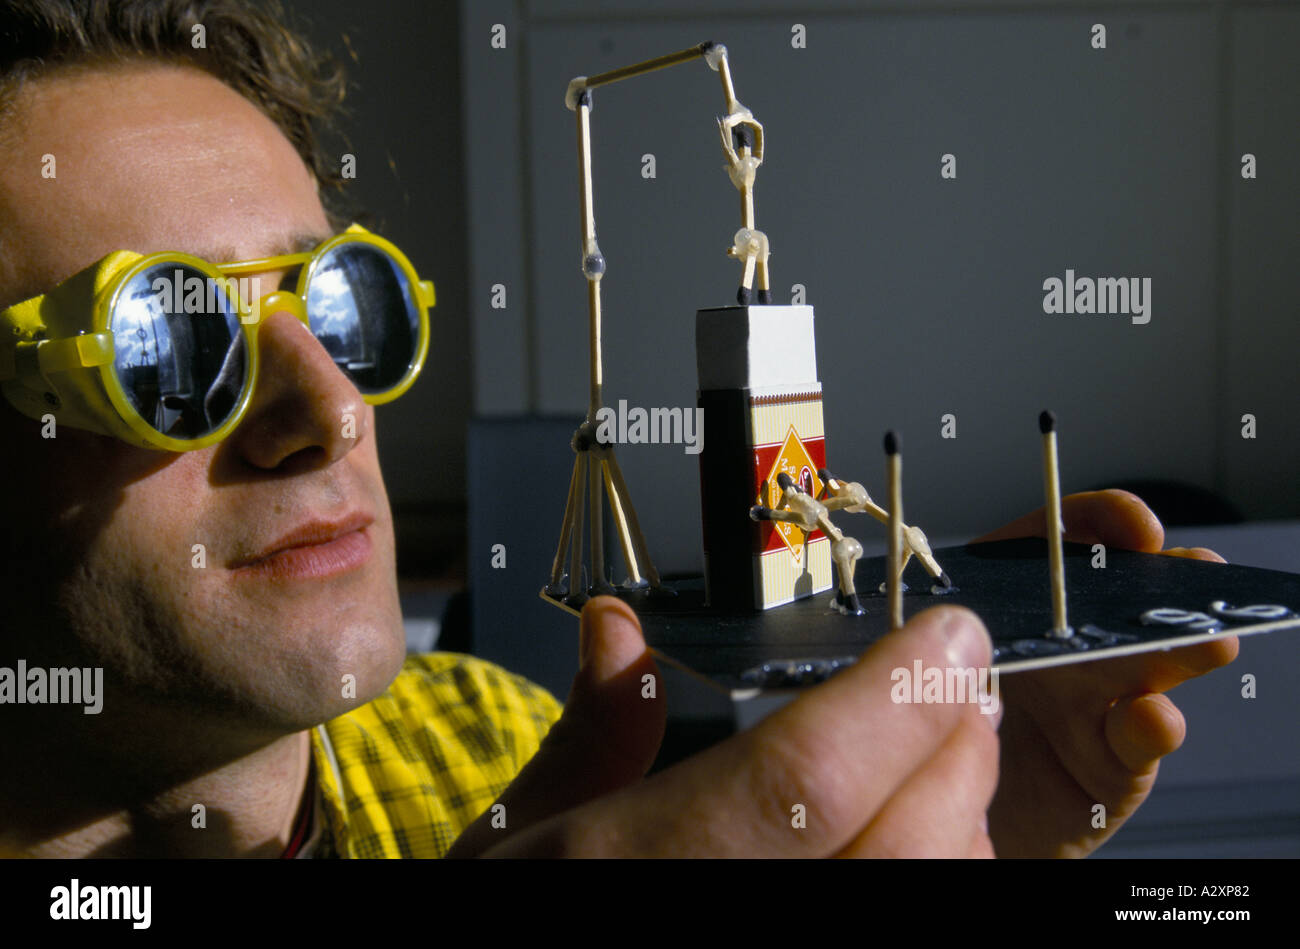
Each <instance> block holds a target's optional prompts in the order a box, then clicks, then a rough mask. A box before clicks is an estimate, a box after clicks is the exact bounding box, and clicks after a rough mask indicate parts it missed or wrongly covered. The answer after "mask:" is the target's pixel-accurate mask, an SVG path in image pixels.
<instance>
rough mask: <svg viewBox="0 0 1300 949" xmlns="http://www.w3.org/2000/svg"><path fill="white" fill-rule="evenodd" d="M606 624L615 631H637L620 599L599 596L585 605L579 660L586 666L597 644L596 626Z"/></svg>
mask: <svg viewBox="0 0 1300 949" xmlns="http://www.w3.org/2000/svg"><path fill="white" fill-rule="evenodd" d="M598 625H599V626H606V627H609V628H611V629H612V630H614V631H615V632H635V631H636V626H635V624H634V623H633V622H632V620H631V619H630V618H629V617H628V615H627V613H625V612H624V611H623V608H622V606H621V604H620V603H619V601H617V600H614V599H604V598H601V597H597V598H595V599H593V600H591V601H590V602H588V604H587V605H586V606H585V607H583V610H582V622H581V624H580V629H579V637H578V662H579V664H580V665H582V666H586V665H588V664H589V663H590V661H591V659H592V654H593V650H594V649H595V644H596V635H595V629H596V626H598Z"/></svg>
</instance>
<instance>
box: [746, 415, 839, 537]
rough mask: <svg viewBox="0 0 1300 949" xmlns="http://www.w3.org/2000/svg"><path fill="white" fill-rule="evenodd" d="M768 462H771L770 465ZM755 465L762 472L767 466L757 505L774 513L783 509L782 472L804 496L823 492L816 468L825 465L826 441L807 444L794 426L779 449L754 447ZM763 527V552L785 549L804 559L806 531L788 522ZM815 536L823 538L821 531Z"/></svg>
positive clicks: (772, 522) (767, 523) (770, 523)
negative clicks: (780, 478) (778, 477)
mask: <svg viewBox="0 0 1300 949" xmlns="http://www.w3.org/2000/svg"><path fill="white" fill-rule="evenodd" d="M814 449H815V450H816V455H815V456H814V454H813V450H814ZM768 459H771V460H770V462H769V461H768ZM754 464H755V467H756V468H757V469H758V470H759V471H762V470H763V468H764V466H765V465H766V467H767V470H766V472H765V473H764V474H763V476H762V480H761V481H760V487H759V492H758V496H757V497H756V498H755V499H754V503H756V504H762V505H764V506H766V507H770V508H772V509H773V510H775V509H776V508H778V507H780V506H781V493H782V492H781V486H780V484H778V483H777V476H778V475H779V474H781V472H783V471H784V472H785V473H786V474H788V475H789V476H790V477H791V478H793V479H794V483H795V484H797V485H799V487H800V488H802V489H803V490H804V493H806V494H808V495H810V496H811V497H814V498H815V497H817V496H818V495H820V494H821V491H822V482H821V479H820V478H818V477H817V469H818V468H824V467H825V466H826V440H825V439H824V438H810V439H808V441H807V442H805V441H804V440H803V439H801V438H800V437H799V433H798V432H796V431H795V430H794V426H793V425H791V426H790V428H789V430H788V431H787V433H786V436H785V440H784V441H783V442H781V444H780V445H779V446H769V445H764V446H762V447H755V449H754ZM763 527H764V528H765V529H764V530H763V532H762V533H763V546H762V550H763V552H764V553H766V552H767V551H770V550H779V549H780V548H781V547H782V546H785V547H786V548H788V549H789V551H790V553H791V555H792V556H793V557H794V559H795V560H796V561H799V560H802V559H803V547H804V543H805V541H806V540H807V539H808V537H809V535H808V534H806V533H804V530H803V528H801V527H799V525H797V524H791V523H789V522H787V521H765V522H764V523H763ZM812 536H815V537H820V536H821V531H813V534H812Z"/></svg>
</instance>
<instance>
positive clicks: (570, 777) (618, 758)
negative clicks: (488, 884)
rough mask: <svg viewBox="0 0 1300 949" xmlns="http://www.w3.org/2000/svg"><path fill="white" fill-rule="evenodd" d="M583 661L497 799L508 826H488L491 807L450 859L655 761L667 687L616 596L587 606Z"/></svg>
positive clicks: (621, 782)
mask: <svg viewBox="0 0 1300 949" xmlns="http://www.w3.org/2000/svg"><path fill="white" fill-rule="evenodd" d="M578 655H579V660H580V666H579V669H578V674H577V676H576V677H575V678H574V680H573V687H572V689H570V691H569V700H568V701H567V702H566V703H565V706H564V714H563V715H562V716H561V717H560V720H559V721H558V722H556V723H555V725H554V726H552V728H551V730H550V732H549V733H548V734H547V736H546V739H545V740H544V741H543V742H542V746H541V748H539V749H538V751H537V754H536V755H534V756H533V758H532V760H531V761H529V762H528V764H527V766H525V767H524V769H523V770H522V771H520V772H519V776H518V777H517V778H515V780H514V781H513V782H511V784H510V787H508V788H507V789H506V791H505V793H503V794H502V795H501V797H500V798H498V802H499V803H501V804H504V805H505V809H506V811H505V812H506V827H505V828H499V827H497V828H494V827H492V826H491V820H490V814H491V810H490V809H489V810H488V812H486V813H484V814H483V815H482V816H481V817H479V819H478V820H476V821H475V822H474V823H473V824H471V825H470V826H469V827H468V828H467V829H466V830H465V832H464V833H463V834H462V835H461V836H460V837H459V838H458V839H457V840H456V844H455V846H454V847H453V848H452V850H451V852H450V854H449V856H453V857H470V856H477V855H478V854H479V853H482V852H483V851H484V850H486V849H487V848H489V847H492V846H495V845H496V844H498V843H500V842H501V841H503V840H505V839H506V838H507V837H509V836H513V835H514V834H516V833H518V832H519V831H521V830H524V829H525V828H526V827H529V826H531V825H532V824H535V823H537V822H538V821H541V820H544V819H545V818H547V817H551V816H553V815H555V814H559V813H562V812H563V811H567V810H569V809H571V808H574V807H577V806H578V805H579V804H584V803H586V802H587V801H590V800H592V799H594V798H597V797H601V796H602V795H605V794H608V793H610V792H611V791H615V790H617V789H619V788H621V787H624V786H625V785H628V784H630V783H632V782H633V781H636V780H639V779H640V778H642V777H644V776H645V773H646V771H648V770H649V769H650V765H651V764H653V763H654V759H655V755H656V754H657V753H658V751H659V745H660V743H661V742H662V741H663V736H664V722H665V714H666V713H665V707H664V698H663V694H662V683H661V682H660V677H659V669H658V667H657V666H656V665H655V662H654V659H653V658H652V657H651V655H650V650H649V649H648V648H647V647H646V644H645V639H644V638H643V637H642V635H641V624H640V622H639V621H638V620H637V618H636V614H635V613H634V612H633V611H632V608H631V607H630V606H628V605H627V604H626V603H624V602H623V601H622V600H619V599H617V598H616V597H612V596H598V597H593V598H592V599H591V600H590V601H588V603H587V605H586V606H585V607H584V608H583V610H582V621H581V626H580V629H579V648H578Z"/></svg>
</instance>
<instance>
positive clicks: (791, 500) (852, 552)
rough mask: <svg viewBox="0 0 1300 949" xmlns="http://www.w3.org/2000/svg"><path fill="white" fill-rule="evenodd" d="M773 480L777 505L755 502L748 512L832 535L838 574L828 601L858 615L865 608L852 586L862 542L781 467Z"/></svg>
mask: <svg viewBox="0 0 1300 949" xmlns="http://www.w3.org/2000/svg"><path fill="white" fill-rule="evenodd" d="M776 483H777V484H778V485H780V486H781V492H782V493H781V503H780V505H779V506H778V507H777V508H775V509H773V508H770V507H764V506H763V505H761V504H755V505H754V506H753V507H751V508H750V509H749V516H750V517H751V518H752V519H754V520H756V521H785V522H787V523H790V524H795V525H796V526H798V527H799V528H801V529H802V530H804V531H806V532H807V533H810V534H811V533H812V532H813V531H815V530H817V529H818V528H820V529H821V531H822V532H823V533H824V534H825V535H826V536H827V537H829V538H830V539H831V559H832V560H833V561H835V570H836V573H838V574H839V578H840V586H839V589H838V590H836V591H835V599H834V600H833V601H832V603H831V605H832V606H834V607H835V608H836V609H837V610H839V611H840V612H841V613H844V614H845V615H846V616H861V615H862V614H863V613H865V612H866V611H865V610H863V609H862V604H861V603H860V602H859V601H858V594H857V591H856V590H854V588H853V571H854V568H855V567H856V566H857V563H858V558H860V557H861V556H862V545H861V544H860V543H858V542H857V541H856V540H855V539H854V538H852V537H846V536H845V535H844V534H843V533H842V532H841V531H840V529H839V528H838V527H836V526H835V525H834V524H832V523H831V519H830V517H829V511H828V510H827V506H826V505H825V504H823V503H822V502H821V501H818V500H817V499H816V498H814V497H813V496H812V495H810V494H808V493H807V492H805V491H804V490H803V489H802V488H801V487H799V485H797V484H795V481H794V479H793V478H791V477H790V476H789V475H788V474H786V473H785V472H784V471H782V472H781V473H780V474H779V475H777V476H776Z"/></svg>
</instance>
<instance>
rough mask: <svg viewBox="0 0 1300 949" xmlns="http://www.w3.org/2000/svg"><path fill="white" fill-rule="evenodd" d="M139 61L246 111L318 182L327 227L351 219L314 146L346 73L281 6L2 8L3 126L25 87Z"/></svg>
mask: <svg viewBox="0 0 1300 949" xmlns="http://www.w3.org/2000/svg"><path fill="white" fill-rule="evenodd" d="M199 25H202V30H196V29H195V27H197V26H199ZM200 36H201V37H202V41H203V43H202V45H201V46H196V45H195V43H196V42H198V39H199V37H200ZM142 57H143V58H147V59H156V60H162V61H165V62H181V63H186V64H189V65H193V66H196V67H198V68H199V69H202V70H204V71H206V72H208V73H210V74H212V75H213V76H215V77H216V78H218V79H220V80H221V81H222V82H224V83H226V84H227V85H228V86H230V87H231V88H232V89H234V90H235V91H236V92H238V93H239V94H240V95H242V96H244V97H245V98H246V99H248V100H249V101H251V102H252V103H253V104H254V105H256V106H257V107H258V108H259V109H261V110H262V112H264V113H265V114H266V115H267V116H268V117H269V118H270V119H271V120H272V121H273V122H275V124H276V125H277V126H278V127H279V128H280V131H281V132H283V133H284V135H285V137H286V138H288V140H289V141H290V142H291V143H293V146H294V148H295V149H297V151H298V154H299V155H300V156H301V157H302V160H303V162H304V163H305V164H306V165H307V167H308V168H309V169H311V171H312V173H313V174H314V175H315V176H316V181H317V182H318V184H319V189H320V197H321V202H322V204H324V206H325V209H326V211H327V213H328V214H329V215H330V218H331V221H332V222H333V223H334V224H336V225H341V224H343V223H346V221H347V220H348V219H349V218H350V215H348V214H346V213H345V212H344V208H343V200H342V178H341V176H340V174H339V171H338V169H337V163H336V162H335V161H332V160H330V159H328V158H327V157H326V154H325V152H324V150H323V149H322V147H321V144H320V133H323V132H329V131H333V130H334V123H335V121H336V120H337V118H338V117H339V115H340V114H341V111H342V109H341V106H342V103H343V96H344V92H345V89H346V81H345V78H344V76H343V71H342V68H341V67H340V66H339V64H338V63H337V61H336V60H334V58H333V57H331V56H330V55H329V54H327V53H326V54H321V53H319V52H317V51H314V50H312V48H311V47H310V46H309V45H308V43H307V42H306V41H305V40H304V39H303V38H302V37H301V36H300V35H298V34H297V33H296V32H294V31H293V30H292V29H291V28H290V27H289V26H287V25H286V16H285V13H284V10H283V8H282V7H281V5H280V3H279V2H278V0H263V2H261V3H258V4H257V5H254V4H253V3H251V2H248V0H0V119H2V118H3V116H4V113H5V111H6V110H7V108H8V107H9V105H10V103H11V101H12V99H13V97H14V96H15V95H16V94H17V92H18V90H19V89H20V88H21V87H22V85H23V83H24V82H27V81H29V80H32V79H36V78H38V77H39V76H41V75H43V74H45V73H48V72H51V71H54V70H59V69H67V68H76V67H80V66H97V65H102V64H106V63H121V62H129V61H131V60H133V59H139V58H142Z"/></svg>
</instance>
